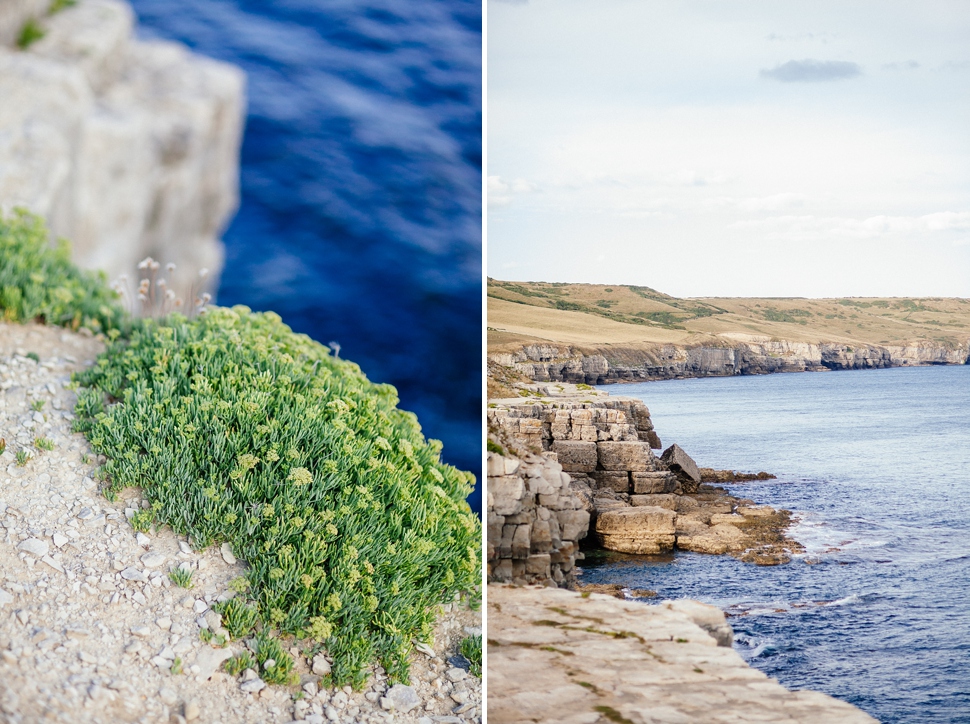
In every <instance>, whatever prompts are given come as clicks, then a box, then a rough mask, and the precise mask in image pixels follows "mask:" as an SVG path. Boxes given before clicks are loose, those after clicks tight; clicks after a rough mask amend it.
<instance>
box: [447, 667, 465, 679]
mask: <svg viewBox="0 0 970 724" xmlns="http://www.w3.org/2000/svg"><path fill="white" fill-rule="evenodd" d="M445 676H447V677H448V679H449V681H461V680H462V679H464V678H465V677H466V676H468V672H466V671H465V670H464V669H459V668H457V667H456V668H452V669H448V670H447V671H446V672H445Z"/></svg>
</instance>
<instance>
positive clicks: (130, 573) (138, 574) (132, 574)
mask: <svg viewBox="0 0 970 724" xmlns="http://www.w3.org/2000/svg"><path fill="white" fill-rule="evenodd" d="M121 577H122V578H124V579H125V580H126V581H140V582H142V583H144V582H146V581H148V576H146V575H145V572H144V571H140V570H138V569H137V568H134V567H132V566H128V568H125V569H124V570H123V571H122V572H121Z"/></svg>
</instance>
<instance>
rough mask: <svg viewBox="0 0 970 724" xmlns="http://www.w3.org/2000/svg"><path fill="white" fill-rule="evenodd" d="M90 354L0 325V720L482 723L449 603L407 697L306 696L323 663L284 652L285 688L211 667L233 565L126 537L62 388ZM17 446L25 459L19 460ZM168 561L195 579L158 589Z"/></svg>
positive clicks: (51, 336)
mask: <svg viewBox="0 0 970 724" xmlns="http://www.w3.org/2000/svg"><path fill="white" fill-rule="evenodd" d="M101 349H102V344H101V342H99V341H98V340H96V339H93V338H91V337H85V336H82V335H79V334H75V333H72V332H67V331H64V330H61V329H57V328H51V327H42V326H37V325H9V324H0V438H4V439H5V441H6V452H4V453H3V455H2V456H0V526H2V528H0V722H12V723H27V722H42V721H52V722H59V721H69V722H72V724H81V723H84V722H105V723H106V724H107V723H108V722H153V723H154V722H166V723H168V722H183V721H200V722H206V723H207V724H208V723H217V722H221V723H222V724H229V723H231V722H289V721H292V720H306V721H307V722H315V723H317V724H322V723H323V722H343V723H345V724H346V723H349V722H381V723H384V722H416V723H420V724H432V723H434V722H437V723H439V724H446V723H452V724H460V723H461V722H470V723H473V724H477V723H478V722H480V721H481V681H480V680H479V679H478V678H476V677H474V676H471V675H470V674H466V672H465V671H464V670H462V669H460V668H456V667H454V666H453V665H452V664H451V663H449V661H448V659H449V658H450V657H452V656H453V655H454V654H455V651H456V648H457V645H458V642H459V641H460V640H461V639H462V638H463V637H464V636H466V635H468V634H469V633H481V612H476V611H471V610H469V609H468V608H467V607H465V606H463V605H459V604H451V605H449V606H445V607H443V610H442V614H441V616H440V618H439V621H438V627H437V630H436V634H435V646H434V647H433V650H432V649H431V648H427V649H426V650H425V651H424V652H418V653H415V655H414V656H413V657H412V662H413V663H412V680H411V686H409V687H403V686H400V685H398V686H396V687H393V688H388V685H387V682H386V677H384V675H383V670H382V669H380V668H379V667H378V668H377V669H376V670H375V672H374V674H373V675H372V677H371V679H370V681H369V685H368V687H367V688H366V690H364V691H361V692H353V691H351V690H350V688H349V687H347V688H344V689H342V690H318V687H317V684H316V682H317V681H318V680H319V676H318V675H317V674H316V673H314V669H316V671H317V672H324V671H325V670H326V668H327V662H326V660H325V659H322V658H318V659H317V660H316V661H314V662H310V661H307V660H306V659H304V658H303V657H302V656H301V655H300V653H299V651H298V650H297V649H295V648H294V649H292V650H291V653H295V654H296V655H295V659H296V661H297V669H298V671H299V673H300V674H301V682H300V683H301V686H299V687H293V688H292V689H287V688H282V687H273V686H265V685H263V682H262V680H261V679H259V678H258V676H257V672H252V671H249V672H246V673H245V674H243V675H242V676H241V677H240V678H238V679H236V678H233V677H230V676H229V675H227V674H225V673H223V672H221V671H218V669H219V666H220V664H221V662H222V660H223V659H225V658H227V657H228V656H229V655H231V653H232V652H234V651H236V652H238V651H240V650H241V649H242V647H243V644H242V643H241V642H232V643H231V644H230V645H229V647H228V648H225V649H216V648H213V647H211V646H210V645H208V644H205V643H203V642H202V641H201V639H200V630H201V629H202V628H209V629H217V628H218V627H219V625H220V621H219V617H218V615H217V614H216V613H215V612H213V611H211V610H210V606H211V604H213V603H214V602H216V601H218V600H220V599H223V598H226V597H228V596H230V595H231V594H230V593H229V591H228V583H229V581H231V580H232V579H233V578H235V577H237V576H239V575H241V574H242V573H243V572H244V570H245V568H244V565H243V564H242V563H241V562H238V561H235V559H234V558H233V556H232V554H231V551H229V550H220V549H218V548H211V549H209V550H207V551H201V552H200V551H193V550H192V549H191V548H190V547H189V545H188V543H187V541H185V540H184V539H180V538H179V536H176V535H175V534H174V533H172V532H171V531H170V530H168V529H163V530H161V531H157V532H154V533H153V534H151V535H143V534H136V533H135V531H134V530H133V529H132V527H131V525H130V524H129V523H128V518H129V517H130V516H131V514H132V513H134V512H135V510H137V508H138V507H139V505H141V504H142V503H143V501H142V500H141V495H140V491H138V490H135V489H133V490H128V491H125V495H124V496H123V497H119V499H118V500H117V501H115V502H113V503H112V502H109V501H108V500H107V499H105V498H104V497H103V496H101V495H100V493H99V490H98V484H97V483H96V482H95V481H94V480H93V477H92V473H93V471H94V469H95V467H96V465H97V464H98V461H97V460H96V459H94V456H93V455H92V453H91V451H90V447H89V445H88V443H87V441H86V440H85V438H84V437H83V436H82V435H79V434H75V433H72V432H71V420H72V419H73V418H72V415H71V410H72V409H73V405H74V400H75V397H74V394H73V393H72V392H71V391H70V390H68V389H65V385H66V384H67V383H68V382H69V381H70V375H71V372H73V371H76V370H80V369H83V367H84V366H85V365H90V364H91V363H92V362H93V360H94V358H95V357H96V355H97V354H98V353H99V352H100V351H101ZM31 355H36V357H37V358H38V359H39V362H38V361H37V360H36V359H34V358H32V356H31ZM37 438H45V439H47V440H49V441H51V442H52V443H53V445H54V447H53V450H50V451H47V450H44V449H42V448H40V447H38V446H37V443H36V440H37ZM20 451H27V452H28V453H29V454H31V455H32V457H31V459H29V460H28V461H27V462H26V464H24V465H20V464H19V463H18V461H17V459H16V455H17V453H18V452H20ZM176 566H181V567H183V568H188V569H190V570H191V571H192V572H193V588H192V589H191V590H186V589H184V588H179V587H177V586H175V585H173V584H172V583H171V582H170V581H169V579H168V576H167V575H166V574H167V573H168V571H170V570H171V569H172V568H174V567H176Z"/></svg>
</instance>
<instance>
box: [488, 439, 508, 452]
mask: <svg viewBox="0 0 970 724" xmlns="http://www.w3.org/2000/svg"><path fill="white" fill-rule="evenodd" d="M485 449H486V450H488V451H489V452H491V453H495V454H496V455H505V448H503V447H502V446H501V445H499V444H498V443H497V442H492V441H491V440H486V441H485Z"/></svg>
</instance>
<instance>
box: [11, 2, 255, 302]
mask: <svg viewBox="0 0 970 724" xmlns="http://www.w3.org/2000/svg"><path fill="white" fill-rule="evenodd" d="M49 4H50V3H49V2H42V3H38V2H33V1H32V0H14V1H11V2H8V1H5V2H3V3H2V7H0V208H3V209H7V210H9V209H10V208H12V207H15V206H24V207H26V208H28V209H29V210H31V211H33V212H35V213H37V214H39V215H40V216H42V217H43V218H44V219H45V220H46V221H47V223H48V225H49V228H50V229H51V233H52V234H53V235H56V236H62V237H65V238H67V239H69V240H70V241H71V242H72V245H73V256H74V260H75V261H76V262H77V263H78V264H79V265H81V266H83V267H86V268H99V269H104V270H105V271H106V272H107V273H108V275H109V277H110V278H112V279H113V278H116V277H118V276H120V275H121V274H128V275H129V277H132V278H133V281H135V282H137V280H134V275H135V273H136V265H137V263H138V261H139V260H140V259H142V258H144V257H146V256H149V255H150V256H153V257H155V258H157V259H159V260H160V261H162V262H163V263H167V262H173V263H175V264H176V265H178V267H179V272H178V273H177V274H176V275H175V277H174V279H173V278H170V280H169V281H174V283H175V285H176V286H178V284H179V281H180V280H183V283H182V285H181V288H180V289H179V291H180V293H182V294H183V295H186V294H188V292H189V290H188V286H189V285H190V283H189V281H188V280H189V279H190V278H192V279H196V280H197V279H198V277H197V276H196V275H197V273H198V271H199V270H200V269H202V268H206V269H208V270H210V271H211V275H210V276H209V279H208V285H209V287H210V288H212V289H214V285H215V284H216V282H217V279H218V272H219V271H220V269H221V267H222V259H223V250H222V244H221V242H220V241H219V236H220V235H221V233H222V231H223V229H224V227H225V225H226V223H227V222H228V220H229V218H230V217H231V215H232V214H233V213H234V212H235V210H236V207H237V205H238V198H239V192H238V186H239V170H238V158H239V147H240V143H241V138H242V128H243V122H244V95H245V77H244V76H243V74H242V72H241V71H240V70H239V69H237V68H235V67H233V66H230V65H227V64H225V63H221V62H217V61H214V60H210V59H206V58H202V57H200V56H197V55H193V54H192V53H190V52H189V51H188V50H187V49H186V48H185V47H183V46H181V45H178V44H176V43H170V42H162V41H142V40H136V39H134V38H133V35H132V32H133V25H134V14H133V12H132V10H131V8H130V7H129V6H128V5H127V4H126V3H124V2H121V1H120V0H80V2H78V3H77V5H75V6H73V7H69V8H67V9H65V10H63V11H61V12H59V13H57V14H55V15H52V16H47V15H46V14H45V12H44V11H45V10H46V8H47V7H48V5H49ZM31 17H33V18H38V19H39V22H40V24H41V25H42V26H43V28H44V29H45V31H46V34H45V35H44V37H43V38H42V39H40V40H38V41H36V42H35V43H33V44H32V45H30V46H29V48H28V49H26V50H23V51H21V50H18V49H17V48H15V47H13V46H12V43H13V41H14V39H15V38H16V36H17V35H18V34H19V31H20V28H21V26H22V25H23V23H24V22H25V21H26V20H27V19H28V18H31ZM196 286H197V285H196ZM133 288H134V285H133V286H132V289H133Z"/></svg>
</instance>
